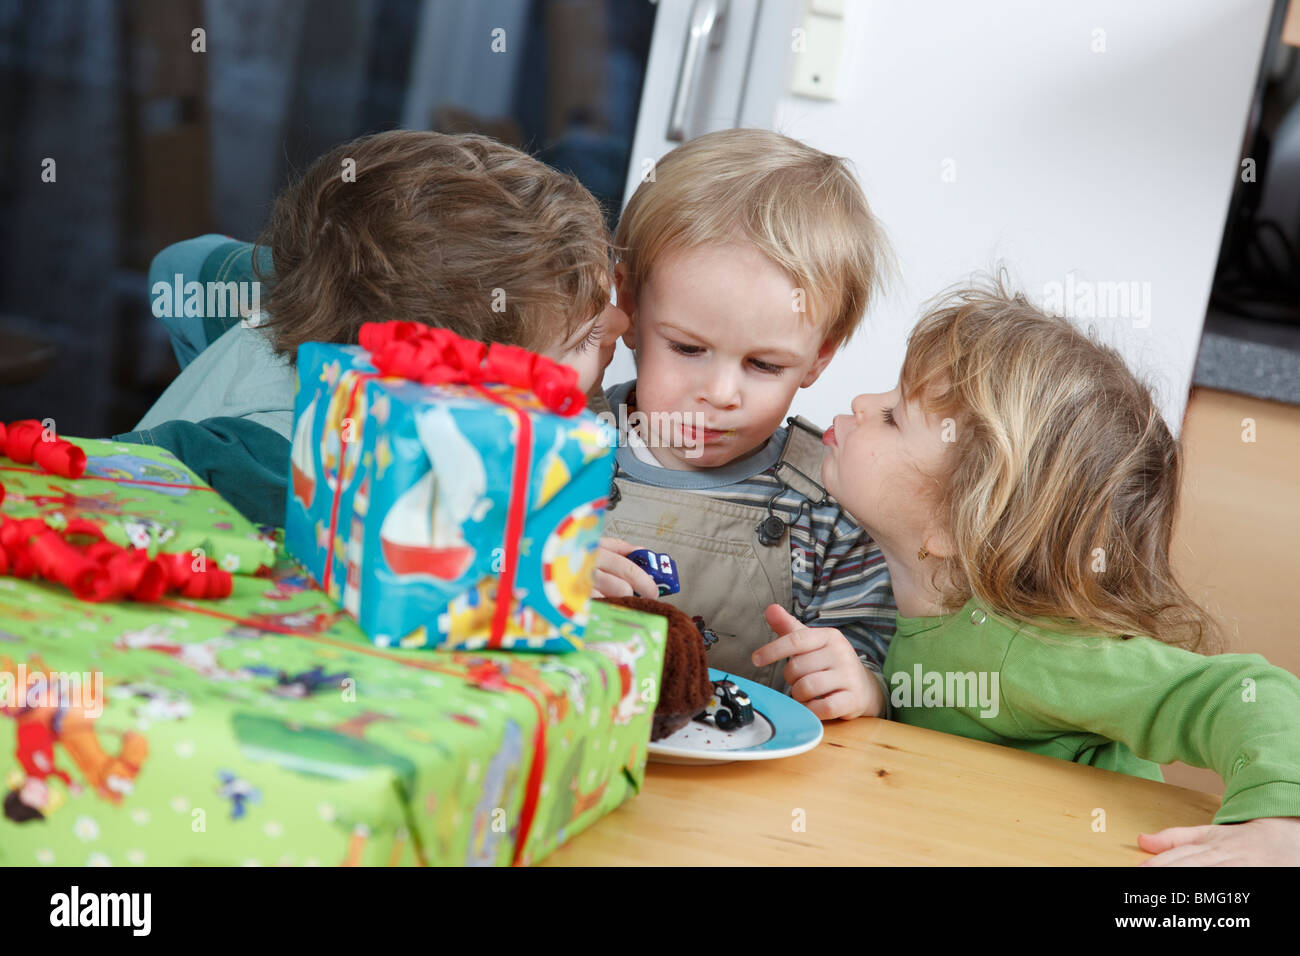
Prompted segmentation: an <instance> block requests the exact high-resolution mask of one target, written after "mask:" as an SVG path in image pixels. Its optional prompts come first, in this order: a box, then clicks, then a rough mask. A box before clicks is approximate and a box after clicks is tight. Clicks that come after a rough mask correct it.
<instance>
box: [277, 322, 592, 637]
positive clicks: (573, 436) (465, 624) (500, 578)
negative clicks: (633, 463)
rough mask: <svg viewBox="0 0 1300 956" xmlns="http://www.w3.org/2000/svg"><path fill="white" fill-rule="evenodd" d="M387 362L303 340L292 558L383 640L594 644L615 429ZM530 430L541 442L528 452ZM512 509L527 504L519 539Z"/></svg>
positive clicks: (288, 529) (289, 536) (531, 400)
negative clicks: (397, 370) (589, 637)
mask: <svg viewBox="0 0 1300 956" xmlns="http://www.w3.org/2000/svg"><path fill="white" fill-rule="evenodd" d="M480 348H481V346H480ZM525 354H526V353H525ZM374 371H375V368H374V366H373V365H372V364H371V360H370V353H368V352H367V351H366V349H364V348H361V347H359V346H337V345H322V344H317V343H309V344H307V345H304V346H303V347H302V348H300V349H299V351H298V392H297V397H296V399H295V404H294V416H295V428H294V440H293V455H292V468H291V471H292V474H291V481H290V489H289V501H288V507H287V512H286V521H285V545H286V547H287V549H288V550H289V553H290V554H291V555H292V556H293V557H294V558H296V559H297V560H298V561H299V562H301V564H302V565H303V566H304V567H305V568H306V569H307V570H308V571H309V572H310V573H311V574H312V576H313V577H314V578H315V579H316V580H317V581H318V582H320V583H321V584H322V586H323V587H324V588H325V589H326V591H327V592H328V594H329V595H330V596H331V597H333V598H334V599H335V600H337V601H339V602H340V603H341V604H342V605H343V607H344V609H346V610H347V611H348V612H349V613H351V614H353V615H354V616H355V617H356V618H357V620H358V622H359V623H360V624H361V627H362V629H363V630H364V631H365V632H366V633H367V634H369V635H370V637H371V638H372V640H374V641H375V643H377V644H379V645H381V646H402V647H441V648H460V649H476V648H493V649H495V648H501V649H510V648H524V649H530V650H546V651H563V650H568V649H572V648H575V647H580V646H581V638H582V631H583V627H584V625H585V623H586V620H587V614H588V608H589V605H590V598H591V588H592V578H593V575H594V572H595V564H596V555H595V548H596V545H597V543H598V542H599V539H600V533H601V529H602V527H603V525H604V516H605V507H606V502H607V495H608V493H609V487H610V481H611V479H612V476H613V445H614V437H613V435H612V433H611V430H610V429H609V427H608V426H607V425H605V424H604V423H602V422H601V421H600V420H599V419H598V418H596V416H595V415H592V414H590V413H587V412H583V413H581V414H578V415H576V416H571V417H565V416H562V415H558V414H554V413H552V412H550V411H548V410H547V408H546V406H544V405H543V404H542V403H541V402H540V401H539V400H538V399H537V398H536V397H535V396H533V395H532V394H530V393H529V392H528V391H526V390H524V389H521V388H518V387H512V386H506V385H486V386H471V385H465V384H450V385H424V384H419V383H416V382H410V381H404V380H401V379H396V378H376V377H373V373H374ZM525 418H526V422H525V421H524V419H525ZM525 425H526V426H527V428H528V432H529V436H528V437H530V438H531V442H530V450H529V451H528V454H527V455H526V457H524V459H523V460H522V461H517V460H516V455H517V453H518V452H519V450H520V448H525V449H528V448H529V445H524V444H521V435H523V433H524V427H523V426H525ZM521 472H522V474H521ZM512 507H518V508H520V509H521V511H522V515H523V525H522V529H519V530H516V531H515V532H514V533H513V534H511V533H510V512H511V509H512ZM512 551H513V556H514V557H515V558H516V560H517V566H516V567H515V569H514V577H513V588H512V591H513V593H512V596H511V601H510V603H509V606H508V608H507V609H506V610H505V611H504V612H502V616H501V617H500V618H498V611H500V608H499V606H498V602H499V598H500V591H501V590H504V588H505V586H506V585H505V583H504V582H505V581H506V579H507V578H508V576H509V568H510V563H511V559H512ZM494 625H496V627H495V628H494Z"/></svg>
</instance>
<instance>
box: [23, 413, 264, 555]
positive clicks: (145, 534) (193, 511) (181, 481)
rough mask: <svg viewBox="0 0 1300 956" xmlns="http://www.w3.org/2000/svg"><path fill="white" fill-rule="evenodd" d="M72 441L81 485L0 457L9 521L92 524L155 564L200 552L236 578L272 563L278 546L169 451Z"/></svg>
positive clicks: (86, 439)
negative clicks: (82, 460)
mask: <svg viewBox="0 0 1300 956" xmlns="http://www.w3.org/2000/svg"><path fill="white" fill-rule="evenodd" d="M67 440H68V441H69V442H71V443H72V444H74V445H77V446H79V447H80V448H81V449H82V450H83V451H84V452H85V453H86V473H85V474H84V475H83V476H82V477H80V478H62V477H60V476H58V475H51V474H49V473H47V472H45V471H43V470H42V469H41V468H39V467H38V466H36V465H34V464H33V465H20V464H18V463H17V462H15V461H12V460H10V459H8V458H6V457H4V455H3V454H0V484H3V485H4V489H5V496H4V502H3V504H0V511H3V513H4V514H5V515H6V516H7V517H10V518H43V519H44V520H45V521H46V523H48V524H49V525H51V526H52V527H54V528H55V529H58V530H61V529H62V528H64V527H65V526H66V525H67V523H68V522H69V521H71V520H73V519H74V518H86V519H88V520H90V521H93V522H95V523H96V524H97V525H100V526H101V527H102V528H103V530H104V537H105V538H107V539H108V540H109V541H111V542H113V543H114V544H117V545H121V546H122V547H136V548H144V549H145V550H147V551H148V552H149V555H150V557H153V556H154V555H156V554H157V553H158V552H159V551H169V552H177V553H183V552H187V551H189V552H193V551H195V549H202V550H201V554H202V555H203V556H204V557H205V559H206V560H208V561H212V562H215V563H216V565H217V566H218V567H220V568H222V569H223V570H226V571H229V572H230V573H232V574H256V573H258V571H260V570H266V569H269V568H270V566H271V565H272V564H273V563H274V561H275V543H274V540H273V539H272V538H271V537H270V536H269V535H266V534H264V533H262V532H261V531H259V530H258V528H257V527H256V526H254V525H253V524H252V523H251V522H249V520H248V519H247V518H245V517H244V516H243V515H241V514H240V513H239V512H238V511H236V510H235V508H234V506H233V505H231V504H229V503H228V502H227V501H226V500H225V499H223V498H222V497H221V496H220V495H219V494H217V493H216V491H214V490H213V489H212V488H210V487H208V486H207V485H206V484H204V482H203V481H202V480H201V479H200V478H199V477H198V476H197V475H195V474H194V472H192V471H190V469H189V468H187V467H186V466H185V465H183V464H182V463H181V461H180V460H179V459H178V458H176V456H175V455H173V454H172V453H171V452H169V451H167V450H166V449H163V448H155V447H153V446H150V445H130V444H125V443H123V442H114V441H98V440H95V439H89V438H68V439H67ZM197 556H198V555H196V557H197Z"/></svg>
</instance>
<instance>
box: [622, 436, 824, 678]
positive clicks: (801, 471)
mask: <svg viewBox="0 0 1300 956" xmlns="http://www.w3.org/2000/svg"><path fill="white" fill-rule="evenodd" d="M789 421H790V426H789V430H788V437H787V439H786V443H785V448H784V449H783V450H782V452H781V457H780V459H779V460H778V461H777V463H776V465H775V466H774V467H775V471H776V475H777V477H778V478H779V479H780V480H781V481H782V482H784V484H785V485H786V486H787V487H789V488H790V489H792V490H794V491H796V492H797V493H799V494H800V495H802V496H803V497H804V498H806V499H807V500H808V502H809V503H818V502H820V501H821V500H822V499H823V498H824V497H825V496H826V493H825V491H824V490H823V489H822V487H821V486H820V485H819V484H818V483H817V481H816V480H815V479H816V478H817V477H820V475H821V460H822V454H823V452H824V451H825V448H824V447H823V446H822V443H821V435H822V433H821V431H820V429H818V428H817V427H816V426H814V425H813V424H812V423H811V422H809V421H808V420H807V419H804V418H791V419H790V420H789ZM614 485H615V488H614V489H611V495H610V510H609V513H608V517H607V519H606V525H605V528H606V533H607V534H610V535H613V536H614V537H617V538H622V539H623V540H624V541H627V542H630V543H631V544H633V545H636V546H638V547H645V548H649V549H650V550H651V551H661V552H664V553H667V554H669V555H671V556H672V559H673V560H674V561H675V562H677V573H678V578H679V580H680V582H681V591H680V592H678V593H677V594H671V595H668V596H667V597H664V598H661V599H660V600H663V601H666V602H667V603H669V604H672V605H673V606H675V607H678V608H681V610H683V611H685V612H686V614H687V615H688V616H691V617H694V616H696V615H698V616H700V617H702V618H703V619H704V623H705V626H707V627H708V628H709V629H710V630H711V631H713V632H714V633H715V634H717V636H718V641H717V643H716V644H714V645H713V646H712V647H711V648H710V649H709V652H708V653H709V666H710V667H716V668H718V669H719V670H723V671H726V672H728V673H730V674H735V675H737V676H739V677H745V678H748V679H750V680H754V681H758V682H759V683H761V684H766V685H767V686H769V687H775V688H776V689H777V690H781V689H783V688H784V687H785V678H784V676H783V673H784V670H785V661H784V660H782V661H777V662H776V663H774V664H769V665H768V666H767V667H762V668H759V667H755V666H754V665H753V664H751V663H750V660H749V658H750V655H751V654H753V653H754V651H756V650H758V648H760V647H762V646H763V645H764V644H766V643H768V642H769V641H772V640H775V638H776V635H775V634H773V633H772V629H771V628H770V627H768V625H767V621H766V619H765V618H764V616H763V611H764V609H765V608H766V607H767V606H768V605H769V604H779V605H781V606H782V607H784V608H785V609H786V610H787V611H790V612H791V613H793V612H794V607H793V603H794V595H793V581H792V573H791V561H792V557H791V553H790V531H789V528H788V527H787V525H786V522H787V521H791V520H793V519H794V518H795V517H796V515H795V514H792V513H789V512H788V511H787V510H785V509H783V508H781V507H780V506H777V508H776V509H775V510H774V509H772V508H770V507H769V505H768V504H767V503H765V504H763V505H758V506H751V505H740V504H732V503H730V502H726V501H718V500H717V499H715V498H713V497H711V496H710V494H709V493H708V492H700V491H682V490H678V489H669V488H655V487H652V486H650V485H644V484H641V483H640V482H636V481H631V480H629V479H627V478H623V477H621V476H620V477H618V478H616V479H615V481H614ZM774 493H779V489H777V492H774ZM760 529H762V532H760Z"/></svg>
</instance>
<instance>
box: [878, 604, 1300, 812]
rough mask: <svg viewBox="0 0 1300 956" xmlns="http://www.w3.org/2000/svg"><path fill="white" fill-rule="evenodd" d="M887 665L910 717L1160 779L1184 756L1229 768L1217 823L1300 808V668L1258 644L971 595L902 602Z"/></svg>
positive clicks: (893, 691)
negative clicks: (1225, 647) (1102, 632)
mask: <svg viewBox="0 0 1300 956" xmlns="http://www.w3.org/2000/svg"><path fill="white" fill-rule="evenodd" d="M981 617H982V618H983V621H982V623H975V622H976V621H980V620H981ZM884 674H885V679H886V680H887V681H888V682H889V687H890V695H891V704H892V705H893V710H894V716H895V719H897V720H900V721H902V722H903V723H908V724H915V725H917V726H920V727H928V728H930V729H931V730H941V731H944V732H946V733H952V734H960V735H961V736H963V737H972V738H974V739H976V740H985V741H988V742H990V743H995V744H1001V745H1003V746H1006V747H1015V748H1016V749H1018V750H1028V751H1031V752H1033V753H1039V754H1046V755H1047V756H1050V757H1060V758H1062V759H1064V760H1073V761H1075V762H1077V763H1086V764H1091V765H1092V766H1095V767H1102V768H1104V769H1106V770H1117V771H1119V772H1121V773H1128V774H1133V775H1136V776H1140V777H1147V778H1149V779H1153V780H1160V779H1162V778H1161V776H1160V769H1159V767H1158V766H1157V765H1156V764H1157V763H1169V762H1170V761H1173V760H1181V761H1182V762H1184V763H1187V764H1191V765H1192V766H1195V767H1209V768H1211V769H1213V770H1214V771H1216V772H1217V773H1218V774H1219V776H1221V777H1222V778H1223V782H1224V785H1225V791H1224V794H1223V804H1222V805H1221V807H1220V808H1219V812H1218V813H1217V814H1215V817H1214V822H1215V823H1240V822H1242V821H1244V820H1252V819H1255V818H1257V817H1293V816H1300V679H1297V678H1296V677H1295V676H1294V675H1292V674H1290V673H1288V672H1287V671H1285V670H1282V669H1281V668H1279V667H1273V666H1272V665H1270V664H1269V663H1268V661H1266V660H1265V659H1264V658H1262V657H1260V656H1259V655H1258V654H1221V655H1217V656H1214V657H1206V656H1203V655H1200V654H1194V653H1192V652H1190V651H1184V650H1181V649H1179V648H1176V647H1171V646H1170V645H1168V644H1162V643H1161V642H1159V641H1156V640H1153V639H1152V638H1148V637H1134V638H1128V639H1121V638H1118V637H1080V636H1071V635H1069V634H1066V633H1059V632H1054V631H1050V630H1047V629H1045V628H1042V627H1034V626H1030V625H1023V624H1019V623H1018V622H1015V621H1011V620H1009V619H1005V618H1000V617H997V616H995V615H994V614H992V613H986V612H984V611H981V610H980V606H979V604H978V603H977V602H976V601H974V600H972V601H971V602H969V603H968V604H967V605H966V606H965V607H964V608H962V609H961V610H960V611H958V612H957V613H956V614H951V615H946V616H943V617H914V618H908V617H902V616H901V615H900V616H899V618H898V633H897V635H896V636H895V637H894V640H893V642H892V643H891V644H890V646H889V654H888V656H887V657H886V659H885V668H884ZM1152 761H1155V762H1154V763H1153V762H1152Z"/></svg>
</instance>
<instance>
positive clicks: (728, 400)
mask: <svg viewBox="0 0 1300 956" xmlns="http://www.w3.org/2000/svg"><path fill="white" fill-rule="evenodd" d="M704 371H705V376H704V380H703V382H702V383H701V385H700V397H701V398H703V399H704V401H706V402H707V403H708V404H710V405H712V406H713V407H714V408H735V407H736V406H737V405H739V404H740V380H739V376H737V375H734V374H731V373H730V372H728V371H726V370H722V369H718V368H717V367H716V366H714V367H711V368H707V369H705V370H704Z"/></svg>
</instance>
